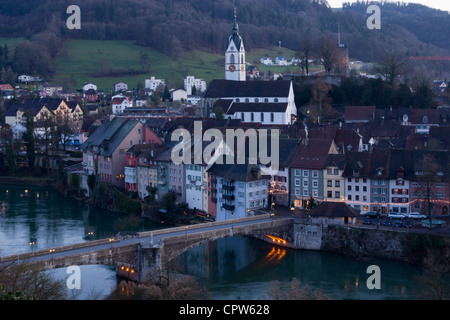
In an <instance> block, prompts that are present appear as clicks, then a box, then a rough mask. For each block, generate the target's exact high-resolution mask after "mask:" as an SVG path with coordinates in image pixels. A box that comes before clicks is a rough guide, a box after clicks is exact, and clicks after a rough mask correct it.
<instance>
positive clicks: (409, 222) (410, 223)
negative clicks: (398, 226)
mask: <svg viewBox="0 0 450 320" xmlns="http://www.w3.org/2000/svg"><path fill="white" fill-rule="evenodd" d="M403 226H404V227H405V228H412V226H413V222H412V221H411V220H406V221H405V224H404V225H403Z"/></svg>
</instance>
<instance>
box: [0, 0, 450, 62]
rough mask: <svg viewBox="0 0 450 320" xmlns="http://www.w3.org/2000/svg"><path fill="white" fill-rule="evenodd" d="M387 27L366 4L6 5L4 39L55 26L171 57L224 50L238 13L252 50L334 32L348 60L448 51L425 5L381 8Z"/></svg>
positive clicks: (440, 15)
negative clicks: (74, 10) (374, 22)
mask: <svg viewBox="0 0 450 320" xmlns="http://www.w3.org/2000/svg"><path fill="white" fill-rule="evenodd" d="M72 4H75V5H79V6H80V8H81V25H82V29H81V30H68V29H67V28H66V24H65V22H66V20H67V18H68V17H69V15H68V14H67V13H66V9H67V7H68V6H69V5H72ZM380 6H381V10H382V14H381V17H382V26H383V27H382V29H381V30H368V29H367V27H366V20H367V18H368V17H369V15H368V14H367V13H366V9H367V7H368V3H365V2H364V3H362V2H361V3H358V4H354V5H347V6H345V7H344V9H343V10H338V11H336V10H332V9H330V8H329V7H328V6H327V4H326V1H317V0H314V1H311V0H83V1H81V0H71V1H67V0H40V1H34V0H22V1H16V0H2V1H1V2H0V36H15V37H17V36H32V35H34V34H36V33H39V32H44V31H47V29H48V28H49V27H51V28H55V27H57V28H58V29H59V31H60V33H61V35H62V36H63V37H70V38H82V39H93V40H104V39H108V40H134V41H135V42H136V43H137V44H140V45H145V46H150V47H152V48H154V49H156V50H159V51H161V52H163V53H165V54H168V55H170V56H179V55H180V52H181V51H182V50H185V49H188V50H189V49H200V50H204V51H210V52H223V51H224V49H225V44H226V38H227V36H228V35H229V33H230V29H231V23H232V20H233V15H234V9H235V8H236V11H237V16H238V22H239V27H240V29H239V30H240V33H241V34H242V36H243V37H244V39H245V45H246V49H247V50H251V49H252V48H263V47H267V46H273V45H276V44H278V42H279V41H281V44H282V46H283V47H286V48H289V49H291V50H299V47H300V43H301V41H302V39H303V38H304V37H305V35H308V36H310V37H312V38H317V37H318V36H319V35H321V34H329V35H331V36H332V37H333V38H334V39H336V41H337V30H338V26H340V27H341V30H342V41H343V42H345V43H347V44H349V50H350V56H352V57H355V58H358V59H361V60H366V61H367V60H374V59H377V58H380V56H381V55H382V54H383V53H384V52H385V51H386V50H396V51H398V52H400V53H401V54H405V55H406V54H413V55H415V54H420V55H438V54H445V53H446V52H448V51H449V50H450V41H449V37H450V35H449V33H448V30H449V29H450V22H449V21H450V20H449V19H450V17H449V14H448V13H444V12H442V11H439V10H434V9H430V8H427V7H424V6H421V5H413V4H410V5H402V4H398V3H396V4H380Z"/></svg>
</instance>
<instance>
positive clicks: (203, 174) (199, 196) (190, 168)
mask: <svg viewBox="0 0 450 320" xmlns="http://www.w3.org/2000/svg"><path fill="white" fill-rule="evenodd" d="M206 169H207V167H206V166H205V165H200V164H186V165H185V172H186V173H185V174H186V203H187V204H188V206H189V208H191V209H194V208H196V209H200V210H204V211H205V212H208V190H207V184H208V172H207V171H206Z"/></svg>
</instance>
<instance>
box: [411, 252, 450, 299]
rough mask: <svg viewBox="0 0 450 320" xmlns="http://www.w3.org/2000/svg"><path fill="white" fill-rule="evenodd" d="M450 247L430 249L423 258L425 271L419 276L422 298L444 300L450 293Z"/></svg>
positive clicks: (418, 281)
mask: <svg viewBox="0 0 450 320" xmlns="http://www.w3.org/2000/svg"><path fill="white" fill-rule="evenodd" d="M448 261H450V249H449V248H448V247H447V248H446V249H444V250H443V251H442V250H437V249H428V250H427V255H426V256H425V258H424V260H423V267H424V272H423V274H421V275H420V276H418V277H417V283H418V285H419V286H420V294H419V296H420V297H421V298H425V299H435V300H443V299H446V298H448V295H449V294H450V289H449V288H450V287H449V285H450V278H449V273H450V265H449V264H448Z"/></svg>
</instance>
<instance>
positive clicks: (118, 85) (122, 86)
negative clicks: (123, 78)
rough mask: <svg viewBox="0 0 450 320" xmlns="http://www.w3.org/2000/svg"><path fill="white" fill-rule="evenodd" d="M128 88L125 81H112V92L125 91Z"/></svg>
mask: <svg viewBox="0 0 450 320" xmlns="http://www.w3.org/2000/svg"><path fill="white" fill-rule="evenodd" d="M126 90H128V85H127V84H126V83H125V82H117V83H114V92H119V91H126Z"/></svg>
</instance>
